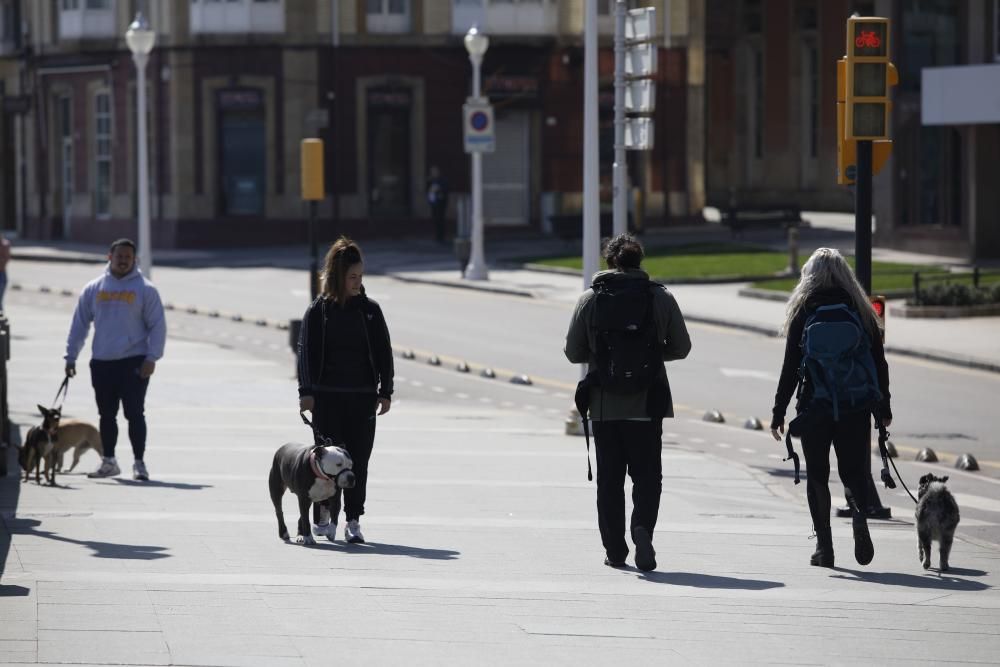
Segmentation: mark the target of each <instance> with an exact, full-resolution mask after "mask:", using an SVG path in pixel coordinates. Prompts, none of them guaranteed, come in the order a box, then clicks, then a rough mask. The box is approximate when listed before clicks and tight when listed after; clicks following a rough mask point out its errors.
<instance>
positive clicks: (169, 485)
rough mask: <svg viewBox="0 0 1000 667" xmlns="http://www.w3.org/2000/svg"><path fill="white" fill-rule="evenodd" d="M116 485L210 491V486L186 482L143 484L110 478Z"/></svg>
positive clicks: (156, 481)
mask: <svg viewBox="0 0 1000 667" xmlns="http://www.w3.org/2000/svg"><path fill="white" fill-rule="evenodd" d="M112 479H114V480H115V482H117V483H118V484H121V485H123V486H151V487H155V488H161V489H177V490H179V491H201V490H202V489H211V488H212V485H211V484H188V483H186V482H161V481H159V480H156V479H151V480H148V481H145V482H142V481H139V480H137V479H118V478H117V477H114V478H112Z"/></svg>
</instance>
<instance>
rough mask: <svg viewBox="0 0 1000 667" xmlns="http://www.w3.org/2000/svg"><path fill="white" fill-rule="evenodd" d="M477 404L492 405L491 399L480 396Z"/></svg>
mask: <svg viewBox="0 0 1000 667" xmlns="http://www.w3.org/2000/svg"><path fill="white" fill-rule="evenodd" d="M479 402H480V403H492V402H493V399H492V398H490V397H489V396H480V397H479Z"/></svg>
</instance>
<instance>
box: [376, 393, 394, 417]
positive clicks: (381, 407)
mask: <svg viewBox="0 0 1000 667" xmlns="http://www.w3.org/2000/svg"><path fill="white" fill-rule="evenodd" d="M391 405H392V400H390V399H388V398H382V397H381V396H380V397H379V399H378V414H380V415H384V414H385V413H387V412H389V407H390V406H391Z"/></svg>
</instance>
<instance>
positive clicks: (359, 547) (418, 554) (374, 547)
mask: <svg viewBox="0 0 1000 667" xmlns="http://www.w3.org/2000/svg"><path fill="white" fill-rule="evenodd" d="M290 544H292V545H294V546H297V547H301V546H303V545H301V544H297V543H295V542H294V541H293V542H290ZM306 548H309V549H328V550H330V551H336V552H338V553H343V554H366V555H367V554H376V555H379V556H409V557H410V558H426V559H432V560H455V559H456V558H458V556H459V553H460V552H458V551H451V550H449V549H423V548H421V547H409V546H405V545H402V544H380V543H378V542H365V543H364V544H347V543H345V542H336V543H330V542H317V543H316V544H310V545H307V547H306Z"/></svg>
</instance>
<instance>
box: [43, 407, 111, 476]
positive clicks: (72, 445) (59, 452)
mask: <svg viewBox="0 0 1000 667" xmlns="http://www.w3.org/2000/svg"><path fill="white" fill-rule="evenodd" d="M53 441H54V442H53V445H54V447H53V452H52V459H53V462H54V463H53V464H54V466H55V470H56V471H58V472H64V471H63V457H64V456H65V455H66V453H67V452H68V451H69V450H71V449H72V450H73V464H72V465H71V466H70V467H69V470H66V471H65V472H73V468H75V467H76V464H77V463H79V462H80V456H81V455H83V454H84V453H85V452H86V451H87V450H88V449H93V450H94V451H95V452H97V455H98V456H104V445H103V444H102V443H101V433H100V431H98V430H97V428H96V427H95V426H94V425H93V424H90V423H88V422H85V421H82V420H80V419H67V420H66V421H61V422H59V427H58V428H57V429H56V434H55V437H54V438H53ZM46 467H48V462H46Z"/></svg>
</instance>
